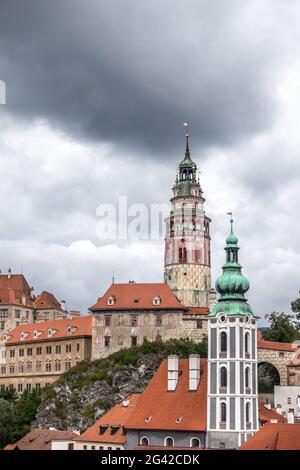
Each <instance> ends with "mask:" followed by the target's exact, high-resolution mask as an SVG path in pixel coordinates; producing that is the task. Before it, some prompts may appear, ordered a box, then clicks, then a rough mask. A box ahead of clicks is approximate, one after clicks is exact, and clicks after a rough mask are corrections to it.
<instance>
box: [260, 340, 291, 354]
mask: <svg viewBox="0 0 300 470" xmlns="http://www.w3.org/2000/svg"><path fill="white" fill-rule="evenodd" d="M257 347H258V348H259V349H275V350H277V351H291V352H293V351H296V349H297V345H295V344H293V343H279V342H277V341H264V340H259V341H258V342H257Z"/></svg>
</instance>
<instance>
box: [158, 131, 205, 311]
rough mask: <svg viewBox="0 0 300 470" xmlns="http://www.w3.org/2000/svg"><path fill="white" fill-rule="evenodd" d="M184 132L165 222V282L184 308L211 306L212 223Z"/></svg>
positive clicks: (187, 137)
mask: <svg viewBox="0 0 300 470" xmlns="http://www.w3.org/2000/svg"><path fill="white" fill-rule="evenodd" d="M188 139H189V135H188V133H186V149H185V156H184V159H183V160H182V162H181V163H180V164H179V169H178V174H177V176H176V181H175V184H174V186H173V197H172V198H171V205H172V206H171V211H170V215H169V217H168V218H167V219H166V237H165V267H164V280H165V282H167V283H168V284H169V286H170V288H171V289H172V291H173V292H174V294H175V295H176V296H177V298H178V299H179V300H180V302H182V303H183V304H184V305H186V306H188V307H206V308H208V307H209V306H210V290H211V252H210V229H209V225H210V222H211V220H210V219H209V218H208V217H207V216H206V214H205V211H204V202H205V199H204V197H203V191H202V189H201V186H200V182H199V178H198V177H197V165H196V163H194V162H193V160H192V159H191V155H190V149H189V140H188Z"/></svg>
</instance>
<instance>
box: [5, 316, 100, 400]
mask: <svg viewBox="0 0 300 470" xmlns="http://www.w3.org/2000/svg"><path fill="white" fill-rule="evenodd" d="M91 336H92V317H91V315H89V316H82V317H75V318H68V319H63V320H54V321H45V322H41V323H32V324H25V323H24V324H21V325H19V326H17V327H16V328H14V329H13V330H11V331H8V332H5V333H3V334H2V335H1V336H0V390H4V389H6V388H14V389H15V390H16V391H17V392H18V393H22V392H24V391H25V390H27V391H30V390H32V389H34V388H36V389H39V388H41V387H44V386H45V385H49V384H51V383H53V382H55V381H56V380H57V379H58V378H59V376H60V375H61V374H62V373H63V372H65V371H67V370H69V369H70V368H71V367H74V366H75V365H76V364H78V362H80V361H82V360H83V359H90V358H91V343H92V338H91Z"/></svg>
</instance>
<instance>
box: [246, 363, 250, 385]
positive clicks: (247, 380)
mask: <svg viewBox="0 0 300 470" xmlns="http://www.w3.org/2000/svg"><path fill="white" fill-rule="evenodd" d="M245 387H246V388H250V368H249V367H246V369H245Z"/></svg>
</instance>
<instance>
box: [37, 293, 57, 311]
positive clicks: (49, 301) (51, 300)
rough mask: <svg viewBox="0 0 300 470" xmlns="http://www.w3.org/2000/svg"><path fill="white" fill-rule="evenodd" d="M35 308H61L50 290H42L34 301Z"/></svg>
mask: <svg viewBox="0 0 300 470" xmlns="http://www.w3.org/2000/svg"><path fill="white" fill-rule="evenodd" d="M34 306H35V308H36V309H41V310H42V309H47V310H62V308H61V305H60V303H59V301H58V300H57V299H56V297H55V296H54V295H53V294H50V292H46V291H43V292H42V293H41V294H40V295H38V296H37V298H36V299H35V301H34Z"/></svg>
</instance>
